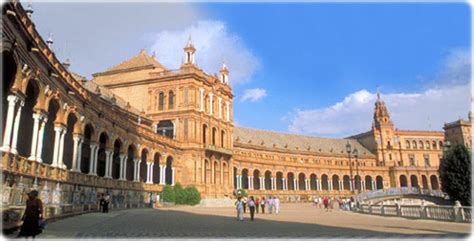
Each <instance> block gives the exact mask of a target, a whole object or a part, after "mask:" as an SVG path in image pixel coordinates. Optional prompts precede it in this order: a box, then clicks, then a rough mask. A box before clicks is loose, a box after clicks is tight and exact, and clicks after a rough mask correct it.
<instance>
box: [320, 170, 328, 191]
mask: <svg viewBox="0 0 474 241" xmlns="http://www.w3.org/2000/svg"><path fill="white" fill-rule="evenodd" d="M328 181H329V180H328V175H326V174H323V175H321V189H322V190H329V183H328Z"/></svg>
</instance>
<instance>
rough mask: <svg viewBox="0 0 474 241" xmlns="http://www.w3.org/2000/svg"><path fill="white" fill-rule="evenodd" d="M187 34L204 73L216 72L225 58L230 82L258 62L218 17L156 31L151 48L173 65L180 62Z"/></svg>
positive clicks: (243, 77) (241, 78)
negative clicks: (175, 28)
mask: <svg viewBox="0 0 474 241" xmlns="http://www.w3.org/2000/svg"><path fill="white" fill-rule="evenodd" d="M189 35H191V38H192V42H193V44H194V47H195V48H196V64H197V65H198V66H199V67H200V68H202V69H203V70H204V71H206V72H207V73H217V72H218V71H219V69H220V67H221V65H222V62H223V61H225V63H226V65H227V66H228V68H229V71H230V74H229V81H230V82H231V84H233V85H234V84H239V83H244V82H247V81H249V80H250V78H251V77H252V75H253V74H254V73H255V71H256V70H257V69H258V68H259V66H260V62H259V60H258V59H257V58H256V57H255V56H254V55H253V53H252V51H251V50H250V49H248V48H247V47H246V46H245V44H244V43H243V41H242V40H241V39H240V38H239V36H237V35H236V34H234V33H231V32H229V30H228V28H227V26H226V24H225V23H223V22H221V21H212V20H206V21H198V22H197V23H195V24H193V25H191V26H189V27H187V28H185V29H182V30H176V31H167V30H164V31H160V32H159V33H157V34H156V38H155V41H154V44H153V45H152V47H151V50H152V51H156V56H157V59H158V61H160V62H161V63H162V64H164V65H165V66H167V67H168V68H171V69H177V68H179V67H180V66H181V63H182V60H183V56H184V53H183V47H184V46H185V44H186V43H187V41H188V38H189Z"/></svg>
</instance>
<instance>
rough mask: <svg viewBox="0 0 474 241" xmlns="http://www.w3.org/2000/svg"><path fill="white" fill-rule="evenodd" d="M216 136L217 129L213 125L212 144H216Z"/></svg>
mask: <svg viewBox="0 0 474 241" xmlns="http://www.w3.org/2000/svg"><path fill="white" fill-rule="evenodd" d="M216 136H217V129H216V128H215V127H214V128H212V145H214V146H215V145H216Z"/></svg>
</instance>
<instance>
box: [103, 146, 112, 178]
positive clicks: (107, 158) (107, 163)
mask: <svg viewBox="0 0 474 241" xmlns="http://www.w3.org/2000/svg"><path fill="white" fill-rule="evenodd" d="M111 157H112V151H111V150H105V175H104V177H105V178H111V176H110V172H109V168H110V159H111Z"/></svg>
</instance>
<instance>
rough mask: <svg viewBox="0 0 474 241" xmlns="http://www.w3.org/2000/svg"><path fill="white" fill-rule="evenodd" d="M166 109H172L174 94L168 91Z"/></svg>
mask: <svg viewBox="0 0 474 241" xmlns="http://www.w3.org/2000/svg"><path fill="white" fill-rule="evenodd" d="M168 109H169V110H172V109H174V93H173V91H170V92H169V93H168Z"/></svg>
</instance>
